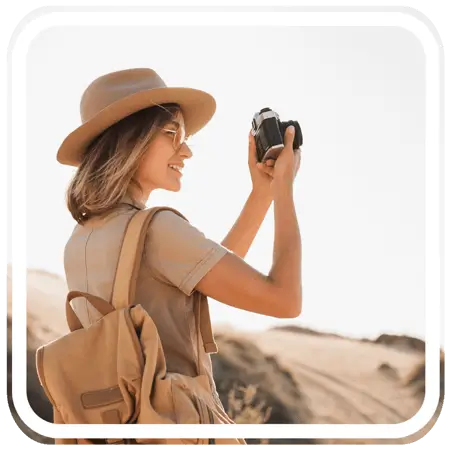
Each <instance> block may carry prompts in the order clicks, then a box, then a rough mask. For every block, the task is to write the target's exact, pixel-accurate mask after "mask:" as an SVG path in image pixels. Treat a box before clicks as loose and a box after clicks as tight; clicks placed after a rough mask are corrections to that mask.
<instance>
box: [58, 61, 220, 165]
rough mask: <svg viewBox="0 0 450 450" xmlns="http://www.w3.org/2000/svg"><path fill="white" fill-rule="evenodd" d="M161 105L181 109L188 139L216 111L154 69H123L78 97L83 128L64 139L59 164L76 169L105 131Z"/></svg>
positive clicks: (202, 96) (203, 96)
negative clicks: (138, 113) (93, 141)
mask: <svg viewBox="0 0 450 450" xmlns="http://www.w3.org/2000/svg"><path fill="white" fill-rule="evenodd" d="M163 103H178V104H179V105H180V107H181V110H182V112H183V118H184V122H185V127H186V135H187V136H191V135H193V134H195V133H196V132H197V131H199V130H200V129H201V128H203V127H204V126H205V125H206V124H207V123H208V122H209V121H210V119H211V117H212V116H213V115H214V112H215V110H216V102H215V100H214V98H213V97H212V96H211V95H210V94H208V93H206V92H203V91H200V90H197V89H191V88H187V87H168V86H166V84H165V82H164V81H163V79H162V78H161V77H160V76H159V75H158V74H157V73H156V72H155V71H154V70H153V69H148V68H137V69H126V70H120V71H117V72H111V73H108V74H106V75H103V76H101V77H99V78H96V79H95V80H94V81H92V82H91V84H89V86H88V87H87V88H86V90H85V91H84V92H83V95H82V97H81V102H80V115H81V122H82V125H80V126H79V127H78V128H76V129H75V130H74V131H72V132H71V133H70V134H69V135H68V136H67V137H66V138H65V139H64V141H63V143H62V144H61V146H60V147H59V149H58V153H57V157H56V158H57V160H58V162H60V163H61V164H66V165H69V166H78V165H79V164H80V162H81V158H82V155H83V152H84V150H85V148H86V146H87V145H88V144H89V143H90V142H91V141H92V140H93V139H94V138H95V137H96V136H98V135H99V134H100V133H101V132H102V131H104V130H105V129H106V128H108V127H109V126H111V125H113V124H114V123H116V122H118V121H119V120H121V119H123V118H124V117H126V116H128V115H130V114H132V113H134V112H136V111H139V110H141V109H144V108H147V107H150V106H155V105H161V104H163Z"/></svg>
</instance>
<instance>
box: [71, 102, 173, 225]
mask: <svg viewBox="0 0 450 450" xmlns="http://www.w3.org/2000/svg"><path fill="white" fill-rule="evenodd" d="M179 111H180V107H179V105H177V104H175V103H169V104H164V105H157V106H151V107H149V108H145V109H142V110H140V111H137V112H135V113H133V114H131V115H129V116H127V117H125V118H124V119H122V120H120V121H119V122H117V123H115V124H113V125H111V126H110V127H109V128H107V129H106V130H104V131H103V132H102V133H101V134H100V135H99V136H97V137H96V138H95V139H94V140H93V141H92V142H91V143H90V144H89V145H88V146H87V148H86V150H85V152H84V154H83V157H82V161H81V164H80V166H79V167H78V169H77V171H76V173H75V175H74V177H73V178H72V180H71V182H70V184H69V186H68V189H67V193H66V203H67V207H68V209H69V211H70V213H71V214H72V217H73V218H74V219H75V220H76V221H77V222H78V223H80V224H83V223H84V222H85V221H86V220H88V219H90V218H92V217H95V216H101V215H104V214H106V213H108V212H109V211H111V210H112V209H113V208H114V207H115V206H117V204H118V203H119V202H120V200H121V199H122V198H123V197H124V195H125V194H126V193H127V192H128V189H129V187H130V185H134V186H135V187H137V188H138V189H139V190H142V188H141V186H140V185H139V183H138V181H137V180H135V179H134V176H135V174H136V171H137V169H138V167H139V164H140V162H141V160H142V157H143V155H144V154H145V152H146V150H147V148H148V145H149V143H150V142H151V140H152V139H153V137H154V136H155V135H156V133H157V132H158V128H159V127H161V126H164V125H165V124H166V123H167V122H169V121H170V120H171V119H172V118H173V117H174V116H175V115H176V114H177V113H178V112H179Z"/></svg>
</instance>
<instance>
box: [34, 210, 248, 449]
mask: <svg viewBox="0 0 450 450" xmlns="http://www.w3.org/2000/svg"><path fill="white" fill-rule="evenodd" d="M163 209H165V210H171V211H173V212H175V213H177V214H179V215H180V216H181V217H183V218H184V216H182V215H181V214H180V213H179V212H178V211H176V210H174V209H172V208H169V207H156V208H150V209H144V210H140V211H138V212H137V213H135V214H134V216H133V217H132V218H131V219H130V221H129V223H128V226H127V228H126V231H125V236H124V239H123V243H122V247H121V251H120V256H119V261H118V265H117V269H116V276H115V280H114V287H113V293H112V301H111V303H109V302H107V301H105V300H104V299H102V298H100V297H96V296H94V295H91V294H88V293H86V292H79V291H70V292H69V293H68V295H67V299H66V319H67V324H68V326H69V329H70V332H69V333H68V334H66V335H64V336H62V337H61V338H59V339H56V340H54V341H52V342H50V343H48V344H46V345H42V346H40V347H39V348H38V349H37V351H36V368H37V374H38V377H39V381H40V384H41V386H42V388H43V389H44V392H45V394H46V396H47V398H48V399H49V401H50V402H51V404H52V407H53V416H54V423H62V424H133V423H136V424H224V423H228V424H232V423H234V422H233V421H232V420H231V419H230V417H228V415H227V414H226V412H225V411H224V410H223V408H222V406H221V404H220V403H219V402H218V401H216V400H215V398H214V396H213V393H212V390H211V387H210V384H209V378H208V376H207V374H206V372H205V369H204V368H203V367H202V364H201V362H200V359H198V362H197V375H196V376H195V377H191V376H187V375H183V374H179V373H171V372H168V371H167V369H166V359H165V356H164V352H163V348H162V345H161V340H160V337H159V334H158V330H157V328H156V325H155V323H154V322H153V320H152V318H151V317H150V315H149V314H148V313H147V312H146V311H145V310H144V308H143V307H142V305H140V304H133V302H132V300H133V298H134V293H135V289H136V280H137V275H138V271H139V266H140V260H141V257H142V253H143V248H144V242H145V236H146V231H147V227H148V226H149V224H150V221H151V220H152V217H153V216H154V215H155V214H156V213H157V212H158V211H160V210H163ZM196 294H198V295H196V298H195V306H194V308H195V320H196V327H197V332H198V342H197V345H198V346H200V345H201V341H203V345H204V348H205V351H206V352H207V353H216V352H217V346H216V344H215V342H214V338H213V334H212V330H211V322H210V316H209V308H208V301H207V297H206V296H204V295H203V294H200V293H199V292H198V291H197V292H196ZM76 297H84V298H85V299H86V300H87V301H88V302H89V303H90V304H91V305H92V306H93V307H94V308H96V309H97V310H98V311H99V313H100V314H101V315H102V317H101V318H100V319H99V320H98V321H96V322H94V323H93V324H92V325H90V326H89V327H87V328H83V327H82V325H81V322H80V321H79V319H78V317H77V315H76V314H75V312H74V310H73V309H72V307H71V305H70V302H71V300H72V299H74V298H76ZM200 335H201V336H202V338H200ZM198 355H200V352H198ZM55 443H56V444H246V442H245V440H244V439H237V438H226V439H203V438H200V439H193V438H188V439H175V438H167V439H166V438H164V439H158V438H145V439H144V438H135V439H79V438H77V439H65V438H64V439H59V438H56V439H55Z"/></svg>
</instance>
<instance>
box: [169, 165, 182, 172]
mask: <svg viewBox="0 0 450 450" xmlns="http://www.w3.org/2000/svg"><path fill="white" fill-rule="evenodd" d="M169 167H170V168H171V169H175V170H178V172H181V171H182V169H183V168H182V167H180V166H174V165H172V164H170V165H169Z"/></svg>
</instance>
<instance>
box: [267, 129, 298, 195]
mask: <svg viewBox="0 0 450 450" xmlns="http://www.w3.org/2000/svg"><path fill="white" fill-rule="evenodd" d="M290 129H292V133H290ZM294 133H295V128H294V127H293V126H290V127H288V128H287V129H286V132H285V134H284V148H283V149H282V150H281V152H280V154H279V156H278V158H277V159H276V161H273V160H268V161H267V162H266V164H261V169H262V170H264V172H266V173H268V174H269V175H271V176H272V178H273V179H272V182H271V189H272V193H274V194H275V193H276V192H277V191H278V189H280V188H284V187H286V186H288V187H292V185H293V184H294V180H295V177H296V176H297V173H298V170H299V168H300V160H301V152H300V149H296V150H293V142H294Z"/></svg>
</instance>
